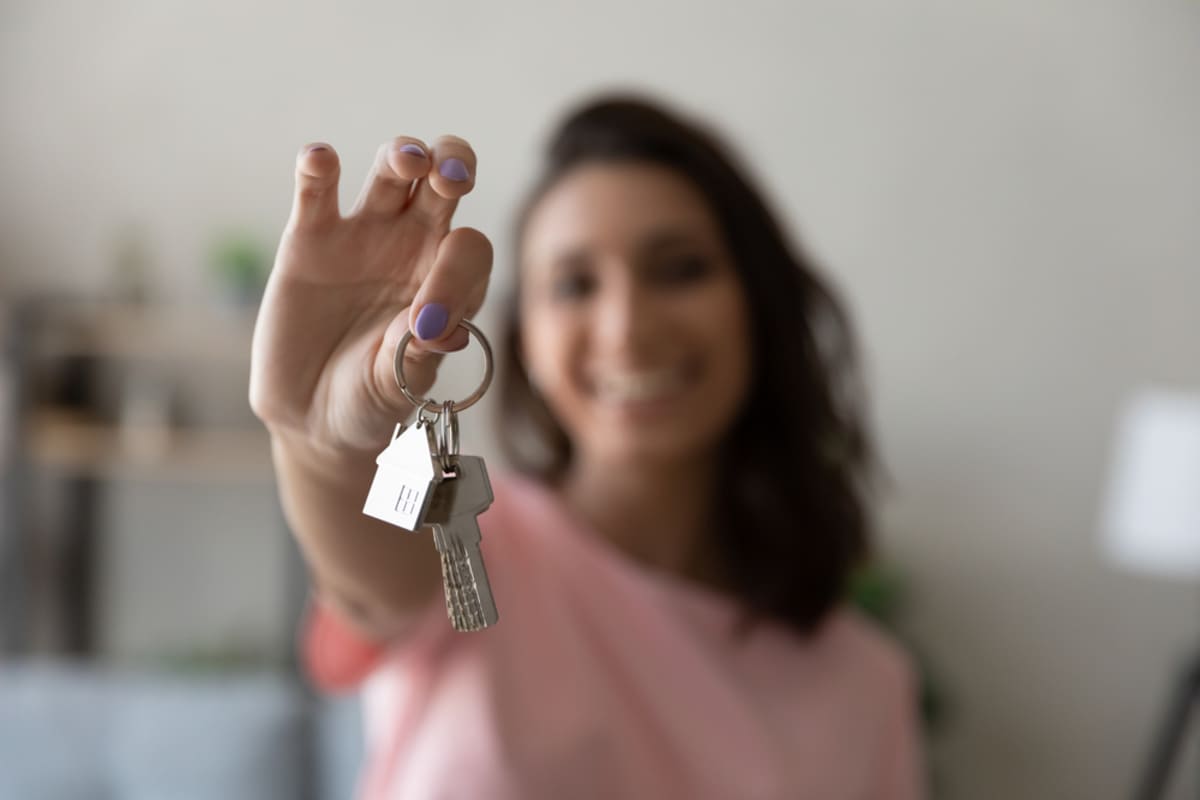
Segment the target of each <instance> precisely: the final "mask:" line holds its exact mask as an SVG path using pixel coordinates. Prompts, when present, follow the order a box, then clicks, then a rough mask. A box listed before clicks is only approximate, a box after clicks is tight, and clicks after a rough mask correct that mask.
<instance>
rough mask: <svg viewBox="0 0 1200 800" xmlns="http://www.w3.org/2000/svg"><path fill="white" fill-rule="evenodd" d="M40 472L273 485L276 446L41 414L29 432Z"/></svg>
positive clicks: (225, 431) (249, 436)
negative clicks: (44, 470) (54, 471)
mask: <svg viewBox="0 0 1200 800" xmlns="http://www.w3.org/2000/svg"><path fill="white" fill-rule="evenodd" d="M28 448H29V458H30V460H31V461H32V463H33V465H34V466H35V467H41V468H46V469H51V470H56V471H59V472H63V473H67V474H71V475H74V476H76V477H88V478H100V479H106V480H111V479H123V480H155V481H203V482H210V483H211V482H230V483H238V482H246V481H253V482H270V481H271V480H273V477H274V475H273V472H272V466H271V445H270V440H269V437H268V436H267V434H266V432H265V431H262V430H258V429H253V428H201V429H181V430H170V429H160V428H149V427H145V428H126V427H119V426H115V425H110V424H106V423H101V422H96V421H95V420H91V419H88V418H87V417H85V416H82V415H79V414H77V413H72V412H68V411H61V410H48V411H40V412H36V413H35V414H34V415H33V417H32V419H31V425H30V428H29V445H28Z"/></svg>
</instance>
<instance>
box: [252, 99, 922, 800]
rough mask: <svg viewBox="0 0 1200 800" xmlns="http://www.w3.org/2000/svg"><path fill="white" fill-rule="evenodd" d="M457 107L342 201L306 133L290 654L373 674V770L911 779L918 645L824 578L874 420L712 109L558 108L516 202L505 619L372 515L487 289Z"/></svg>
mask: <svg viewBox="0 0 1200 800" xmlns="http://www.w3.org/2000/svg"><path fill="white" fill-rule="evenodd" d="M475 171H476V163H475V156H474V153H473V152H472V150H471V148H470V146H469V144H468V143H467V142H465V141H463V140H462V139H458V138H454V137H443V138H441V139H438V140H437V142H435V144H434V145H433V147H428V146H426V145H425V144H424V143H423V142H421V141H419V140H417V139H413V138H409V137H401V138H398V139H396V140H395V141H393V142H391V143H389V144H387V145H385V146H384V147H382V148H381V149H380V151H379V155H378V157H377V159H376V162H375V166H374V169H373V170H372V174H371V176H370V177H369V179H368V181H367V184H366V186H365V187H364V189H363V192H362V194H361V196H360V199H359V201H358V203H357V205H356V207H355V209H354V210H353V211H352V212H351V213H350V215H348V216H347V217H344V218H343V217H341V216H340V215H339V212H338V209H337V200H336V197H337V181H338V162H337V157H336V155H335V154H334V152H333V151H332V149H331V148H329V147H328V146H327V145H322V144H318V145H313V146H310V147H308V148H306V149H305V150H303V151H302V152H301V154H300V156H299V159H298V166H297V178H296V185H297V191H296V198H295V204H294V207H293V211H292V216H291V219H290V220H289V223H288V226H287V229H286V230H285V232H284V235H283V239H282V242H281V246H280V249H279V254H278V257H277V261H276V266H275V270H274V273H273V274H272V276H271V282H270V285H269V287H268V291H267V295H266V298H265V301H264V304H263V308H262V311H261V314H260V318H259V322H258V327H257V330H256V335H255V345H254V365H253V371H252V379H251V402H252V405H253V407H254V409H255V411H256V413H257V414H258V415H259V416H260V417H261V418H262V420H263V421H264V422H265V423H266V424H267V426H268V428H269V429H270V431H271V435H272V442H273V447H274V454H275V462H276V467H277V473H278V476H279V485H280V493H281V496H282V498H283V502H284V506H285V509H286V512H287V515H288V519H289V521H290V522H291V525H292V528H293V529H294V531H295V533H296V536H297V538H298V540H299V542H300V544H301V546H302V548H303V550H304V553H305V556H306V558H307V560H308V563H309V565H310V567H311V570H312V578H313V583H314V588H315V592H314V598H315V599H314V603H313V613H312V615H311V618H310V620H309V627H308V630H307V635H306V653H307V656H308V662H309V666H310V669H311V671H312V673H313V675H314V677H315V678H316V679H317V680H318V682H319V683H321V684H322V685H324V686H326V687H328V688H339V687H351V686H355V685H357V684H358V683H359V682H360V681H362V680H364V679H366V678H367V677H368V676H369V680H368V682H367V688H366V694H365V706H366V713H367V718H368V750H369V754H368V764H367V768H366V771H365V774H364V779H363V784H362V787H361V789H362V794H363V796H365V797H370V798H401V797H404V798H408V797H414V798H416V797H421V798H425V797H454V798H457V797H464V798H468V797H469V798H476V797H488V798H508V797H513V798H517V797H520V798H543V797H545V798H566V797H570V798H580V797H596V798H643V797H645V798H675V797H687V798H696V797H705V798H706V797H713V798H784V797H787V798H797V797H801V798H819V799H820V800H834V799H836V798H914V797H919V796H921V794H922V779H921V775H920V767H919V764H918V751H919V747H918V744H917V733H916V725H915V720H914V716H915V715H914V711H913V707H914V702H913V692H912V681H911V675H910V672H909V668H908V665H907V662H906V661H905V659H904V657H903V656H902V655H901V654H900V652H899V651H898V650H897V649H896V648H895V647H894V646H893V645H892V644H890V643H889V642H888V641H886V640H885V639H884V638H883V637H882V636H881V635H880V634H879V633H877V632H876V631H874V630H873V629H872V628H871V627H870V626H869V625H868V624H867V623H866V622H864V621H863V620H861V619H859V618H858V617H857V616H855V615H854V614H853V613H852V612H850V611H848V610H847V609H845V608H844V607H843V605H842V596H843V587H844V584H845V580H846V577H847V574H848V572H849V571H850V570H851V569H852V568H853V567H854V566H855V565H856V564H857V563H858V562H859V561H860V560H861V558H862V557H863V556H864V554H865V551H866V549H867V545H868V538H869V537H868V526H869V515H868V512H867V508H866V505H865V503H866V478H867V472H868V468H869V466H870V451H869V447H868V442H867V438H866V435H865V432H864V424H863V421H862V412H861V409H860V408H859V407H858V405H857V404H858V401H859V397H860V392H859V387H858V386H857V384H856V382H855V372H854V360H853V347H852V341H851V334H850V330H849V327H848V323H847V321H846V318H845V316H844V314H843V312H842V311H841V309H840V307H839V305H838V303H837V302H836V300H835V298H834V296H833V295H832V293H831V291H830V290H829V289H828V288H827V287H826V286H825V285H824V284H823V283H822V281H821V280H820V279H819V277H818V276H817V274H816V273H815V271H814V270H813V268H812V267H811V266H810V265H809V264H808V263H807V262H806V261H805V260H803V259H801V258H798V257H797V256H795V255H794V253H793V250H792V249H791V248H790V247H789V246H788V244H787V243H786V241H785V240H784V236H783V234H782V232H781V230H780V229H779V227H778V225H777V224H776V223H775V221H774V219H773V217H772V216H771V214H770V212H769V211H768V210H767V208H766V206H765V205H764V203H763V201H762V199H761V198H760V197H759V195H758V194H757V193H756V192H755V190H754V189H753V188H751V186H750V184H749V183H748V181H747V180H746V179H745V177H744V176H743V174H742V172H741V171H740V170H739V169H738V167H737V166H736V165H735V163H734V161H733V160H732V159H731V158H730V156H729V155H728V154H727V152H726V151H725V150H724V148H723V147H722V146H721V145H720V144H719V143H718V142H717V141H716V140H715V139H714V138H713V137H712V136H711V135H710V134H708V133H706V132H705V131H704V130H702V129H700V128H697V127H696V126H694V125H692V124H690V123H688V122H686V121H684V120H681V119H680V118H678V117H676V116H674V115H673V114H671V113H669V112H667V111H664V110H663V109H661V108H659V107H658V106H656V105H654V104H652V103H649V102H646V101H642V100H638V99H630V98H619V97H618V98H608V99H601V100H598V101H595V102H593V103H591V104H588V105H586V106H584V107H582V108H579V109H577V110H576V111H575V112H574V113H573V114H571V115H570V116H569V117H568V118H567V119H566V121H565V122H564V123H563V125H562V126H561V128H560V129H559V131H558V133H557V134H556V136H555V137H554V138H553V140H552V142H551V146H550V148H549V153H548V160H547V164H546V168H545V171H544V174H543V176H542V177H541V179H540V180H538V181H536V182H535V187H534V191H533V193H532V195H531V197H530V199H529V201H528V202H527V204H526V206H525V207H524V210H523V211H522V213H521V215H520V217H519V220H518V228H517V233H518V236H517V251H518V252H517V259H516V261H517V265H518V284H517V290H516V292H515V293H514V296H513V299H512V303H511V312H512V313H511V315H510V323H509V330H508V333H507V335H506V336H505V339H504V344H505V347H504V348H503V350H504V352H505V353H506V355H507V361H508V363H507V364H506V365H505V366H506V369H505V370H504V372H503V384H502V387H501V390H502V404H501V405H502V415H503V418H502V420H501V425H500V430H501V431H502V434H503V436H504V438H505V440H506V444H507V445H508V446H509V449H510V452H511V455H512V460H513V463H514V465H516V466H517V468H518V471H519V473H520V476H502V475H498V474H495V473H496V471H495V470H493V485H494V490H495V495H496V501H495V503H494V504H493V506H492V508H491V509H490V510H489V511H487V512H486V513H485V514H483V515H482V517H481V518H480V524H481V528H482V530H483V545H482V548H483V554H484V558H485V561H486V563H487V566H488V571H489V574H490V576H491V583H492V588H493V591H494V593H495V598H496V604H497V606H498V607H499V609H500V615H501V620H500V622H499V624H498V625H496V626H495V627H493V628H490V629H488V630H486V631H483V632H480V633H473V634H458V633H454V632H453V631H452V630H451V629H450V626H449V624H448V623H447V621H446V619H445V612H444V608H443V607H442V603H441V599H440V591H441V576H440V570H439V562H438V559H437V557H436V552H435V550H434V548H433V546H432V543H431V542H430V541H429V538H428V537H426V536H417V535H410V534H406V533H405V532H403V531H401V530H398V529H396V528H393V527H391V526H388V525H386V524H384V523H380V522H377V521H375V520H372V519H370V518H367V517H364V516H363V515H362V514H361V508H362V503H363V498H364V496H365V492H366V490H367V487H368V486H369V484H370V482H371V478H372V475H373V472H374V467H375V464H374V456H375V455H376V453H377V452H378V451H379V450H380V449H381V448H382V446H383V445H384V444H385V443H386V442H387V441H388V437H389V435H390V433H391V431H392V428H393V426H394V424H395V422H396V421H397V420H401V419H405V418H407V417H408V416H410V415H411V413H412V408H411V406H410V405H409V404H407V403H406V401H405V400H404V398H403V396H402V394H401V392H400V391H399V389H398V387H397V386H396V383H395V379H394V377H393V374H392V357H393V354H394V352H395V348H396V346H397V344H398V342H399V340H400V338H401V336H402V335H403V333H404V332H405V331H406V330H410V329H411V330H412V331H413V333H414V334H415V337H416V338H415V339H414V341H413V343H412V344H411V345H410V346H409V347H408V348H407V350H406V354H405V359H406V373H407V375H408V378H409V380H410V383H411V387H412V388H413V389H414V391H416V392H417V393H419V394H423V393H424V392H425V391H426V390H427V389H428V388H429V387H430V386H431V385H432V383H433V378H434V375H435V371H436V368H437V364H438V360H439V358H440V357H441V354H443V353H446V352H451V351H454V350H458V349H461V348H463V347H465V346H466V344H467V333H466V331H465V330H464V329H462V328H461V327H459V326H458V322H459V321H460V320H462V319H465V318H468V317H470V316H471V315H472V314H474V313H475V312H476V311H477V310H478V309H479V307H480V305H481V304H482V302H483V300H484V295H485V291H486V286H487V282H488V275H489V272H490V268H491V261H492V249H491V245H490V244H489V242H488V240H487V238H486V237H485V236H484V235H483V234H482V233H480V232H478V231H475V230H471V229H467V228H459V229H454V230H451V228H450V221H451V217H452V215H453V213H454V210H455V206H456V204H457V203H458V200H459V199H460V198H461V197H462V196H463V195H465V194H466V193H468V192H469V191H470V190H471V188H472V187H473V185H474V178H475Z"/></svg>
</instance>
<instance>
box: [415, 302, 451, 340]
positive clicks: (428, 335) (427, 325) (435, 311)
mask: <svg viewBox="0 0 1200 800" xmlns="http://www.w3.org/2000/svg"><path fill="white" fill-rule="evenodd" d="M449 321H450V312H449V311H447V310H446V307H445V306H444V305H442V304H441V303H426V304H425V305H424V307H423V308H422V309H421V310H420V311H419V312H418V313H417V324H416V325H415V326H413V327H414V331H413V332H414V333H415V334H417V338H419V339H426V340H428V339H436V338H438V337H439V336H441V335H442V332H443V331H445V330H446V323H447V322H449Z"/></svg>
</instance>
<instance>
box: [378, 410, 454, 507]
mask: <svg viewBox="0 0 1200 800" xmlns="http://www.w3.org/2000/svg"><path fill="white" fill-rule="evenodd" d="M436 451H437V441H436V439H435V438H434V435H433V426H432V425H430V424H428V423H426V422H417V423H415V424H413V425H409V426H407V427H406V426H404V425H403V424H401V425H397V426H396V430H395V431H394V432H393V433H392V441H391V443H389V444H388V446H387V448H386V449H385V450H384V451H383V452H382V453H380V454H379V455H378V456H377V457H376V458H375V464H376V465H377V466H376V469H375V479H374V480H373V481H371V491H370V492H368V493H367V502H366V504H365V505H364V506H363V513H364V514H366V515H367V516H369V517H374V518H375V519H381V520H383V521H384V522H390V523H391V524H393V525H398V526H399V527H401V528H406V529H408V530H410V531H415V530H417V529H418V528H420V527H421V525H422V524H423V523H424V519H425V512H426V511H427V510H428V509H429V500H430V498H431V497H432V496H433V490H434V487H436V486H437V485H438V484H439V483H440V482H441V480H442V471H441V470H440V469H438V468H437V466H436V465H435V464H434V456H433V454H434V453H435V452H436Z"/></svg>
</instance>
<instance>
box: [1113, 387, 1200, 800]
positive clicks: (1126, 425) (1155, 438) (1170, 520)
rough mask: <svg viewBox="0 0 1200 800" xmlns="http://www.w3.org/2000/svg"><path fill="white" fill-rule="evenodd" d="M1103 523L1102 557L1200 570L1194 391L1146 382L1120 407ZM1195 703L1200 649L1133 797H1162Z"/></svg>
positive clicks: (1199, 445) (1190, 572) (1179, 571)
mask: <svg viewBox="0 0 1200 800" xmlns="http://www.w3.org/2000/svg"><path fill="white" fill-rule="evenodd" d="M1101 528H1102V535H1103V541H1104V547H1105V550H1106V552H1107V554H1108V557H1109V558H1110V560H1112V561H1113V562H1114V563H1116V564H1117V565H1119V566H1121V567H1125V568H1129V569H1133V570H1136V571H1139V572H1144V573H1150V574H1154V575H1157V576H1161V577H1168V578H1198V577H1200V395H1191V394H1184V393H1179V392H1173V391H1168V390H1164V389H1147V390H1144V391H1142V392H1140V393H1138V394H1137V395H1136V396H1135V397H1134V398H1133V399H1132V401H1131V402H1130V403H1129V404H1128V405H1127V406H1126V408H1125V411H1124V413H1123V415H1122V417H1121V421H1120V424H1119V426H1118V430H1117V439H1116V451H1115V454H1114V460H1113V464H1112V474H1111V477H1110V484H1109V490H1108V494H1107V496H1106V504H1105V508H1104V510H1103V513H1102V518H1101ZM1198 704H1200V649H1198V650H1197V652H1196V654H1195V655H1194V656H1193V657H1192V659H1191V660H1190V661H1189V662H1188V663H1187V665H1186V667H1185V671H1184V674H1183V676H1182V679H1181V681H1180V683H1179V686H1178V687H1177V689H1176V692H1175V694H1174V696H1173V697H1172V698H1171V701H1170V703H1169V705H1168V707H1167V713H1166V715H1165V717H1164V718H1163V720H1162V722H1161V726H1160V728H1159V732H1158V736H1157V738H1156V740H1155V743H1154V745H1153V748H1152V750H1151V753H1150V759H1149V761H1148V762H1147V764H1146V767H1145V772H1144V773H1143V775H1142V777H1141V780H1140V783H1139V784H1138V788H1137V793H1136V794H1135V795H1134V796H1135V797H1136V798H1137V799H1138V800H1153V799H1154V798H1158V797H1161V796H1162V793H1163V790H1164V789H1165V788H1166V782H1167V779H1168V777H1170V773H1171V766H1172V762H1173V761H1174V760H1175V757H1176V755H1177V754H1178V752H1179V748H1180V746H1181V745H1182V743H1183V740H1184V738H1185V735H1186V733H1187V726H1188V720H1189V717H1190V716H1191V714H1192V712H1193V711H1194V709H1195V707H1196V706H1197V705H1198Z"/></svg>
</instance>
